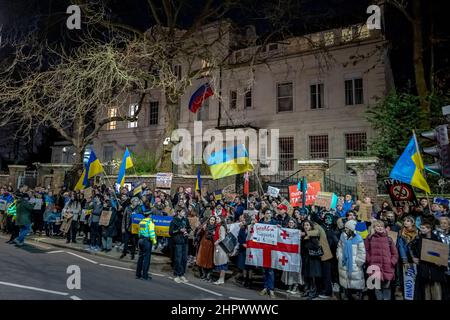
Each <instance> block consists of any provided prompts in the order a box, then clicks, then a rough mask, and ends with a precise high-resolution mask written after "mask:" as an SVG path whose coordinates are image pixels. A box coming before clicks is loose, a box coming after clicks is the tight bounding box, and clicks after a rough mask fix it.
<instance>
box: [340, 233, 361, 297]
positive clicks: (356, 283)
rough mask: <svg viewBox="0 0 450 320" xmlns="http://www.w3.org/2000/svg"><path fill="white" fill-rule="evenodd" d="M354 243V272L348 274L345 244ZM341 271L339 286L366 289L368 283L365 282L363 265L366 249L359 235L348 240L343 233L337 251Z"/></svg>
mask: <svg viewBox="0 0 450 320" xmlns="http://www.w3.org/2000/svg"><path fill="white" fill-rule="evenodd" d="M346 241H352V248H351V249H352V250H351V251H352V252H351V254H352V271H351V272H348V270H347V266H346V265H345V264H344V250H345V242H346ZM336 255H337V259H338V261H339V263H338V270H339V284H340V285H341V286H342V287H343V288H345V289H358V290H362V289H364V287H365V285H366V282H365V280H364V271H363V265H364V263H365V261H366V249H365V246H364V241H363V240H362V238H361V236H360V235H359V234H355V236H354V237H353V238H352V239H350V240H348V238H347V234H346V233H345V232H343V233H342V234H341V239H340V240H339V243H338V248H337V251H336Z"/></svg>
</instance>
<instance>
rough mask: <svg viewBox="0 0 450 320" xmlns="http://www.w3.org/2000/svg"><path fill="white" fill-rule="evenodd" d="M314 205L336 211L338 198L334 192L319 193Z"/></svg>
mask: <svg viewBox="0 0 450 320" xmlns="http://www.w3.org/2000/svg"><path fill="white" fill-rule="evenodd" d="M314 205H315V206H318V207H324V208H326V209H327V210H330V209H335V208H336V205H337V196H336V195H335V194H334V193H333V192H322V191H320V192H318V193H317V197H316V200H315V201H314Z"/></svg>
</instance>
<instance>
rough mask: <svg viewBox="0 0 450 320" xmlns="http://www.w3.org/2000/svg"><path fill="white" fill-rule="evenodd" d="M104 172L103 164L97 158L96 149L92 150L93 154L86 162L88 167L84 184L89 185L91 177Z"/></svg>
mask: <svg viewBox="0 0 450 320" xmlns="http://www.w3.org/2000/svg"><path fill="white" fill-rule="evenodd" d="M102 172H103V167H102V164H101V163H100V160H98V159H97V156H96V155H95V153H94V150H91V154H90V155H89V160H88V162H87V163H86V169H85V174H84V180H83V185H84V186H88V185H89V179H91V178H92V177H95V176H96V175H98V174H100V173H102Z"/></svg>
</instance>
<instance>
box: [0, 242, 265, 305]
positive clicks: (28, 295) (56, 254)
mask: <svg viewBox="0 0 450 320" xmlns="http://www.w3.org/2000/svg"><path fill="white" fill-rule="evenodd" d="M5 241H6V240H5V239H4V238H3V237H0V300H11V299H13V300H55V299H56V300H70V299H72V300H79V299H80V300H215V299H231V300H232V299H251V300H255V299H268V298H266V297H260V296H259V295H258V292H257V291H255V290H249V289H245V288H240V287H237V286H236V285H234V284H232V283H226V284H225V285H224V286H216V285H213V284H209V283H205V282H203V281H200V280H199V279H198V278H195V277H193V276H192V275H190V274H187V278H188V280H190V281H189V282H188V283H187V284H177V283H175V282H174V281H173V278H172V274H171V273H169V272H163V271H152V268H150V271H151V273H152V277H153V280H151V281H144V280H137V279H135V276H134V274H135V273H134V272H135V271H134V266H133V264H131V263H130V262H123V261H115V260H111V259H107V258H102V257H99V256H92V255H89V254H84V253H80V252H77V251H71V250H69V249H61V248H56V247H52V246H51V245H47V244H46V245H42V244H36V243H27V244H26V245H25V246H23V247H21V248H18V247H16V246H15V245H9V244H6V243H5ZM71 265H75V266H78V267H79V268H80V274H81V277H80V279H81V289H72V290H71V289H68V287H67V279H68V278H69V276H70V274H68V273H67V268H68V267H69V266H71Z"/></svg>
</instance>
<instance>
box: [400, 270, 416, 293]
mask: <svg viewBox="0 0 450 320" xmlns="http://www.w3.org/2000/svg"><path fill="white" fill-rule="evenodd" d="M416 275H417V269H416V265H415V264H413V263H411V264H405V265H403V289H404V293H405V300H414V285H415V283H416Z"/></svg>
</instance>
